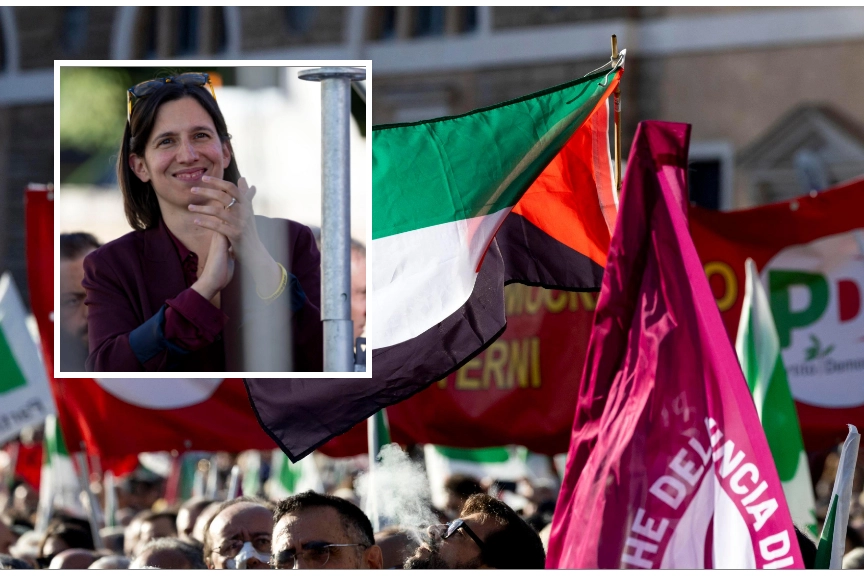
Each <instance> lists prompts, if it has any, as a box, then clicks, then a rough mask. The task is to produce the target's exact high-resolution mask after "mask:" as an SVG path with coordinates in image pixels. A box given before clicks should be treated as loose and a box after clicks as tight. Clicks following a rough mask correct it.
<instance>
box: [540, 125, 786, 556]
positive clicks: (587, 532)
mask: <svg viewBox="0 0 864 576" xmlns="http://www.w3.org/2000/svg"><path fill="white" fill-rule="evenodd" d="M689 137H690V129H689V126H688V125H685V124H671V123H663V122H643V123H641V124H640V125H639V128H638V129H637V132H636V138H635V140H634V144H633V147H632V149H631V153H630V159H629V162H628V171H627V177H626V179H625V182H624V190H623V194H622V198H621V207H620V213H619V217H618V222H617V223H616V228H615V233H614V235H613V238H612V243H611V247H610V251H609V260H608V263H607V267H606V274H605V276H604V278H603V286H602V288H601V292H600V299H599V302H598V305H597V310H596V315H595V321H594V328H593V332H592V335H591V340H590V343H589V345H588V354H587V360H586V366H585V372H584V374H583V377H582V382H581V385H580V394H579V400H578V403H577V407H576V417H575V421H574V425H573V434H572V437H571V443H570V451H569V454H568V461H567V470H566V473H565V478H564V483H563V487H562V490H561V494H560V496H559V499H558V505H557V508H556V510H555V517H554V520H553V527H552V533H551V537H550V541H549V552H548V556H547V566H548V567H550V568H702V567H715V568H721V567H728V568H771V567H773V568H782V567H792V568H803V564H802V561H801V555H800V551H799V549H798V545H797V541H796V537H795V532H794V528H793V525H792V520H791V518H790V516H789V510H788V508H787V506H786V501H785V499H784V497H783V491H782V487H781V485H780V480H779V479H778V477H777V471H776V468H775V466H774V462H773V460H772V458H771V453H770V451H769V449H768V444H767V442H766V440H765V435H764V433H763V432H762V428H761V426H760V424H759V419H758V417H757V414H756V410H755V407H754V405H753V401H752V400H751V398H750V393H749V389H748V387H747V383H746V382H745V381H744V376H743V374H742V373H741V369H740V368H739V366H738V361H737V359H736V356H735V351H734V350H733V348H732V344H731V342H730V341H729V339H728V337H727V335H726V332H725V330H724V328H723V323H722V321H721V319H720V314H719V311H718V310H717V305H716V304H715V302H714V298H713V297H712V295H711V289H710V287H709V285H708V281H707V279H706V277H705V274H704V272H703V269H702V266H701V264H700V262H699V258H698V256H697V254H696V249H695V247H694V246H693V241H692V240H691V238H690V235H689V233H688V231H687V222H686V215H685V212H684V211H685V210H686V197H687V196H686V179H685V178H686V169H687V168H686V167H687V146H688V143H689Z"/></svg>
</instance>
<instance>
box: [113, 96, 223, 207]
mask: <svg viewBox="0 0 864 576" xmlns="http://www.w3.org/2000/svg"><path fill="white" fill-rule="evenodd" d="M230 162H231V149H230V148H229V146H228V143H227V142H225V143H222V142H221V141H220V140H219V134H218V133H217V132H216V126H215V125H214V124H213V119H212V118H211V117H210V114H208V113H207V111H206V110H205V109H204V108H203V107H202V106H201V105H200V104H199V103H198V102H197V101H196V100H195V99H194V98H189V97H187V98H181V99H179V100H172V101H171V102H167V103H165V104H163V105H162V106H161V107H160V108H159V111H158V112H157V113H156V122H155V123H154V124H153V130H152V131H151V133H150V138H149V139H148V140H147V142H146V143H145V145H144V155H143V157H141V156H138V155H137V154H130V155H129V166H130V167H131V168H132V171H133V172H134V173H135V174H136V175H137V176H138V178H140V179H141V181H142V182H150V183H151V184H152V186H153V189H154V190H155V191H156V196H157V197H158V198H159V204H160V206H161V207H162V209H163V211H164V210H165V209H166V208H168V207H174V208H180V209H184V210H185V209H186V207H187V206H188V205H189V204H191V203H202V201H206V199H204V198H201V197H200V196H196V195H194V194H192V193H191V192H190V189H191V188H192V187H193V186H200V185H201V177H202V176H204V175H205V174H206V175H207V176H212V177H214V178H222V177H223V175H224V172H225V168H227V167H228V165H229V163H230ZM166 204H167V206H166Z"/></svg>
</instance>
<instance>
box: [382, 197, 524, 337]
mask: <svg viewBox="0 0 864 576" xmlns="http://www.w3.org/2000/svg"><path fill="white" fill-rule="evenodd" d="M509 213H510V208H509V207H508V208H505V209H503V210H499V211H497V212H494V213H492V214H487V215H485V216H479V217H476V218H468V219H467V220H459V221H457V222H448V223H446V224H439V225H436V226H429V227H427V228H421V229H419V230H412V231H410V232H403V233H401V234H396V235H394V236H387V237H385V238H379V239H376V240H373V241H372V258H373V262H374V265H373V266H371V267H370V268H369V272H368V274H369V286H370V288H369V290H370V293H371V294H370V297H369V299H368V301H367V302H368V306H369V321H368V322H369V323H368V324H367V330H368V340H369V342H370V344H371V346H373V347H374V348H383V347H385V346H392V345H394V344H399V343H400V342H405V341H407V340H410V339H412V338H415V337H417V336H419V335H420V334H422V333H423V332H425V331H426V330H428V329H429V328H431V327H433V326H435V325H436V324H438V323H439V322H441V321H443V320H445V319H446V318H447V317H448V316H450V315H451V314H453V313H454V312H455V311H456V310H458V309H459V307H460V306H462V305H463V304H465V302H466V301H467V300H468V297H469V296H471V291H472V290H473V289H474V282H475V281H476V279H477V268H478V266H479V264H480V261H481V259H482V258H483V254H485V251H486V248H487V247H488V246H489V243H490V242H491V241H492V237H493V236H494V235H495V232H496V231H497V230H498V227H499V226H500V225H501V222H503V221H504V218H506V217H507V215H508V214H509ZM395 278H398V279H399V280H398V281H394V279H395Z"/></svg>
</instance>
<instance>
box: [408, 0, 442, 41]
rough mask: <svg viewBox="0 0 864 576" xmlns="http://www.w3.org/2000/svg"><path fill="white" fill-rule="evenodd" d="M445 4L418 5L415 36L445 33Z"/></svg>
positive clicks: (415, 18) (415, 14)
mask: <svg viewBox="0 0 864 576" xmlns="http://www.w3.org/2000/svg"><path fill="white" fill-rule="evenodd" d="M444 20H445V15H444V6H417V8H416V9H415V10H414V36H416V37H420V36H441V35H442V34H444Z"/></svg>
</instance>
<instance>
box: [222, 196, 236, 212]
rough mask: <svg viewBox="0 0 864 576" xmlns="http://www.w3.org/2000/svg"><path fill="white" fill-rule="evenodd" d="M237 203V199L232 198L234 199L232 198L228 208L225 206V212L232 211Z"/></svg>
mask: <svg viewBox="0 0 864 576" xmlns="http://www.w3.org/2000/svg"><path fill="white" fill-rule="evenodd" d="M236 203H237V198H234V197H233V196H232V197H231V203H230V204H228V205H227V206H225V210H228V209H230V208H231V206H233V205H234V204H236Z"/></svg>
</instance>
